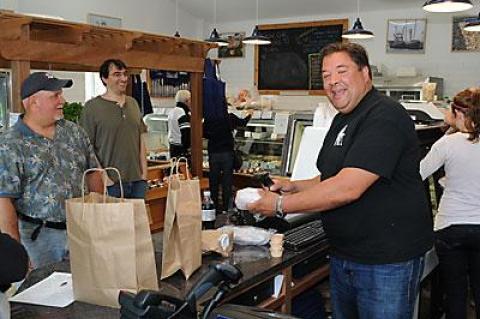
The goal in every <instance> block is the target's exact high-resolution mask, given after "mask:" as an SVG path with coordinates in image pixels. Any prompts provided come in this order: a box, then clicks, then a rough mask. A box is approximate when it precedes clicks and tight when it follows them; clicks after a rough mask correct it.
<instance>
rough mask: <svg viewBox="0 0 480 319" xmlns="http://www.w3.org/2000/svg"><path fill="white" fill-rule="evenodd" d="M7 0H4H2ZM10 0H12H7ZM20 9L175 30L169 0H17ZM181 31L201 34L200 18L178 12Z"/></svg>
mask: <svg viewBox="0 0 480 319" xmlns="http://www.w3.org/2000/svg"><path fill="white" fill-rule="evenodd" d="M3 1H6V0H3ZM8 1H13V0H8ZM16 1H17V2H18V11H19V12H22V13H36V14H47V15H52V16H61V17H63V18H64V19H65V20H69V21H74V22H82V23H86V22H87V15H88V14H89V13H95V14H100V15H105V16H110V17H117V18H121V19H122V28H124V29H129V30H140V31H145V32H152V33H159V34H166V35H173V34H174V33H175V2H174V1H172V0H110V1H105V0H102V1H99V0H81V1H77V0H48V1H47V0H16ZM178 20H179V23H178V25H179V31H180V34H181V35H182V36H184V37H188V38H201V37H202V35H203V33H202V28H203V21H202V20H200V19H197V18H195V17H193V16H192V15H191V14H189V13H188V12H185V11H183V10H181V8H180V7H179V12H178Z"/></svg>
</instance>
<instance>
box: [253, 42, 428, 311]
mask: <svg viewBox="0 0 480 319" xmlns="http://www.w3.org/2000/svg"><path fill="white" fill-rule="evenodd" d="M322 76H323V81H324V88H325V92H326V93H327V96H328V98H329V100H330V102H331V103H332V104H333V105H334V107H335V108H336V109H337V110H338V111H339V113H338V114H337V115H336V116H335V118H334V120H333V122H332V125H331V127H330V130H329V132H328V133H327V136H326V137H325V140H324V142H323V146H322V149H321V151H320V154H319V155H318V159H317V167H318V170H319V172H320V175H319V176H317V177H315V178H312V179H310V180H303V181H294V182H292V181H287V180H285V181H280V180H277V181H275V184H274V185H273V186H272V187H271V188H270V189H271V190H272V191H277V190H281V191H282V192H283V195H280V196H279V195H277V194H275V193H273V192H269V191H266V190H265V191H260V192H261V193H262V194H261V195H262V198H261V199H260V200H259V201H257V202H255V203H253V204H252V205H251V206H250V207H249V208H250V209H251V210H252V211H257V212H260V213H262V214H264V215H270V216H271V215H275V214H276V215H279V216H282V215H284V214H285V213H292V212H322V220H323V222H324V226H325V229H326V232H327V235H328V237H329V240H330V245H331V260H330V283H331V290H332V291H331V295H332V305H333V311H334V315H335V318H337V319H343V318H348V319H350V318H389V319H395V318H398V319H400V318H411V317H412V313H413V309H414V302H415V299H416V296H417V292H418V288H419V282H420V277H421V274H422V272H423V255H424V254H425V252H426V251H428V250H429V249H430V248H431V247H432V244H433V227H432V217H431V213H430V211H429V206H428V202H427V198H426V194H425V191H424V188H423V184H422V181H421V178H420V175H419V173H418V172H419V146H418V140H417V136H416V133H415V128H414V123H413V121H412V120H411V119H410V117H409V116H408V114H407V112H406V111H405V109H404V108H403V107H402V106H401V105H400V104H399V103H397V102H395V101H393V100H391V99H389V98H388V97H385V96H383V95H381V94H380V93H379V92H378V91H377V90H376V89H375V88H373V85H372V76H371V70H370V65H369V63H368V56H367V53H366V52H365V49H364V48H363V47H361V46H360V45H358V44H353V43H349V44H342V43H335V44H330V45H328V46H326V47H325V48H324V49H323V50H322Z"/></svg>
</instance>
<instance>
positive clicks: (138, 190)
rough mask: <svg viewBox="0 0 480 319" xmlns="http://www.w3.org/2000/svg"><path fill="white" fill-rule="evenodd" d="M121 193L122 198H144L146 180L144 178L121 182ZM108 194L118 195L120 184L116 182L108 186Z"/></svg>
mask: <svg viewBox="0 0 480 319" xmlns="http://www.w3.org/2000/svg"><path fill="white" fill-rule="evenodd" d="M122 185H123V195H124V198H140V199H144V198H145V193H146V191H147V182H146V181H144V180H140V181H135V182H123V183H122ZM107 189H108V195H110V196H113V197H120V184H119V183H118V182H117V183H115V184H113V185H112V186H108V187H107Z"/></svg>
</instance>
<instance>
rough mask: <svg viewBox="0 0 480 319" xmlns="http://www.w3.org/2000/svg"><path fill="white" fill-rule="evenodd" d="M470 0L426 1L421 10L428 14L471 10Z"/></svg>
mask: <svg viewBox="0 0 480 319" xmlns="http://www.w3.org/2000/svg"><path fill="white" fill-rule="evenodd" d="M472 7H473V4H472V2H471V1H470V0H428V1H427V2H425V4H424V5H423V10H425V11H428V12H442V13H446V12H460V11H465V10H468V9H471V8H472Z"/></svg>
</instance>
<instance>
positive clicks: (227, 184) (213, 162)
mask: <svg viewBox="0 0 480 319" xmlns="http://www.w3.org/2000/svg"><path fill="white" fill-rule="evenodd" d="M208 165H209V167H210V173H209V174H208V181H209V184H210V192H211V194H212V200H213V203H214V204H215V209H217V210H220V209H223V210H228V209H229V208H230V198H231V197H232V184H233V151H231V152H221V153H209V154H208ZM220 179H221V180H222V202H223V205H222V207H221V208H220V203H219V202H218V190H219V186H220V185H219V180H220Z"/></svg>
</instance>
